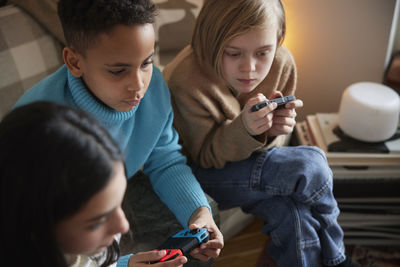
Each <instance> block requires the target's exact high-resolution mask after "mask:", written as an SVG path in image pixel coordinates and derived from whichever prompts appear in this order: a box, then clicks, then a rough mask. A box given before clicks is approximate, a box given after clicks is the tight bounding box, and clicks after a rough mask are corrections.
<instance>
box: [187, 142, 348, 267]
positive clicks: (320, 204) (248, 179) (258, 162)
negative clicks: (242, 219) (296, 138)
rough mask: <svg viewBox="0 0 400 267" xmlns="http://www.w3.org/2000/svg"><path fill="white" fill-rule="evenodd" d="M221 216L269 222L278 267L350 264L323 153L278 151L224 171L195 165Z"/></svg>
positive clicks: (302, 148)
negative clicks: (236, 214) (229, 212)
mask: <svg viewBox="0 0 400 267" xmlns="http://www.w3.org/2000/svg"><path fill="white" fill-rule="evenodd" d="M191 167H192V170H193V172H194V174H195V176H196V177H197V179H198V180H199V182H200V184H201V185H202V187H203V189H204V191H205V192H206V193H208V194H209V195H210V196H211V197H212V198H214V200H216V201H217V203H218V206H219V208H220V209H221V210H223V209H229V208H232V207H241V208H242V209H243V211H245V212H248V213H251V214H254V215H256V216H257V217H260V218H262V219H263V220H264V222H265V224H264V226H263V229H262V232H263V233H264V234H266V235H270V236H271V242H270V244H269V246H268V250H269V253H270V255H271V257H272V258H273V259H274V261H275V263H276V265H277V266H285V267H286V266H307V267H309V266H311V267H312V266H319V265H320V264H321V263H323V264H325V265H328V266H331V265H336V264H339V263H341V262H342V261H344V260H345V254H344V250H345V249H344V244H343V231H342V229H341V227H340V226H339V224H338V223H337V217H338V215H339V208H338V206H337V202H336V200H335V198H334V196H333V193H332V186H333V181H332V171H331V169H330V168H329V166H328V163H327V160H326V157H325V154H324V153H323V152H322V151H321V150H320V149H318V148H317V147H310V146H297V147H280V148H272V149H270V150H267V151H264V152H255V153H253V154H252V155H251V156H250V157H249V158H248V159H246V160H243V161H239V162H231V163H228V164H226V165H225V167H224V168H223V169H215V168H208V169H204V168H201V167H199V166H197V165H196V164H191Z"/></svg>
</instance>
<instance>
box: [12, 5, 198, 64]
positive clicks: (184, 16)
mask: <svg viewBox="0 0 400 267" xmlns="http://www.w3.org/2000/svg"><path fill="white" fill-rule="evenodd" d="M9 2H11V3H13V4H15V5H17V6H19V7H21V8H22V9H23V10H24V11H26V12H27V13H29V14H30V15H31V16H32V17H34V18H35V19H36V20H37V21H38V22H40V23H41V24H42V25H43V27H44V28H45V29H46V30H48V31H49V32H50V33H52V34H53V36H54V37H55V38H57V39H58V40H59V41H60V42H61V43H63V44H65V39H64V35H63V31H62V28H61V23H60V21H59V19H58V16H57V2H58V0H37V1H26V0H9ZM154 3H155V4H156V5H157V7H158V12H157V13H158V14H157V16H156V20H155V23H154V29H155V33H156V51H157V52H156V55H155V58H154V61H155V64H156V65H157V66H159V67H160V68H161V69H162V68H163V66H164V65H166V64H167V63H168V62H169V61H170V60H171V59H172V58H173V57H174V56H175V55H176V54H177V53H178V52H179V51H180V50H181V49H183V48H184V47H185V46H186V45H187V44H189V42H190V39H191V34H192V31H193V27H194V24H195V19H196V16H197V15H198V13H199V12H200V8H201V7H202V5H203V0H154Z"/></svg>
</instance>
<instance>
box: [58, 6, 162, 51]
mask: <svg viewBox="0 0 400 267" xmlns="http://www.w3.org/2000/svg"><path fill="white" fill-rule="evenodd" d="M155 15H156V6H155V4H154V3H153V2H152V1H151V0H60V1H59V3H58V16H59V17H60V20H61V24H62V27H63V30H64V36H65V39H66V41H67V45H68V46H70V47H73V48H74V49H75V50H76V51H77V52H78V53H81V54H83V55H84V54H85V51H86V49H87V48H88V47H89V45H90V43H91V42H94V41H95V40H94V39H95V38H96V36H97V35H98V34H100V33H106V32H108V31H110V30H111V29H112V28H113V27H114V26H116V25H127V26H132V25H140V24H147V23H153V22H154V17H155Z"/></svg>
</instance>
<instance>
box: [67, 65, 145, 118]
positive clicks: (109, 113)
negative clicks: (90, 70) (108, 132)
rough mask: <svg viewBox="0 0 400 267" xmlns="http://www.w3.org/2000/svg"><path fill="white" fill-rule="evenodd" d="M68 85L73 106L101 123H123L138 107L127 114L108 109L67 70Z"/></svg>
mask: <svg viewBox="0 0 400 267" xmlns="http://www.w3.org/2000/svg"><path fill="white" fill-rule="evenodd" d="M67 72H68V84H69V88H70V91H71V94H72V98H73V100H74V102H75V104H76V105H77V106H78V107H79V108H80V109H82V110H84V111H85V112H88V113H90V114H95V115H96V117H97V118H98V119H99V120H101V121H103V122H118V121H119V122H120V121H125V120H127V119H129V118H131V117H132V116H133V114H134V113H135V112H136V110H137V108H138V106H136V107H134V108H133V109H132V110H130V111H127V112H121V111H118V110H115V109H113V108H110V107H108V106H107V105H105V104H104V103H102V102H100V101H99V100H98V99H97V98H95V97H94V96H93V95H92V93H91V92H90V91H89V89H88V88H87V87H86V85H85V84H84V83H83V80H82V78H77V77H75V76H73V75H72V73H71V72H70V71H69V70H68V71H67Z"/></svg>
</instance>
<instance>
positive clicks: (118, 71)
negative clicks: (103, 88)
mask: <svg viewBox="0 0 400 267" xmlns="http://www.w3.org/2000/svg"><path fill="white" fill-rule="evenodd" d="M124 71H125V69H121V70H109V71H108V72H109V73H111V74H112V75H115V76H117V75H120V74H121V73H123V72H124Z"/></svg>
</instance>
